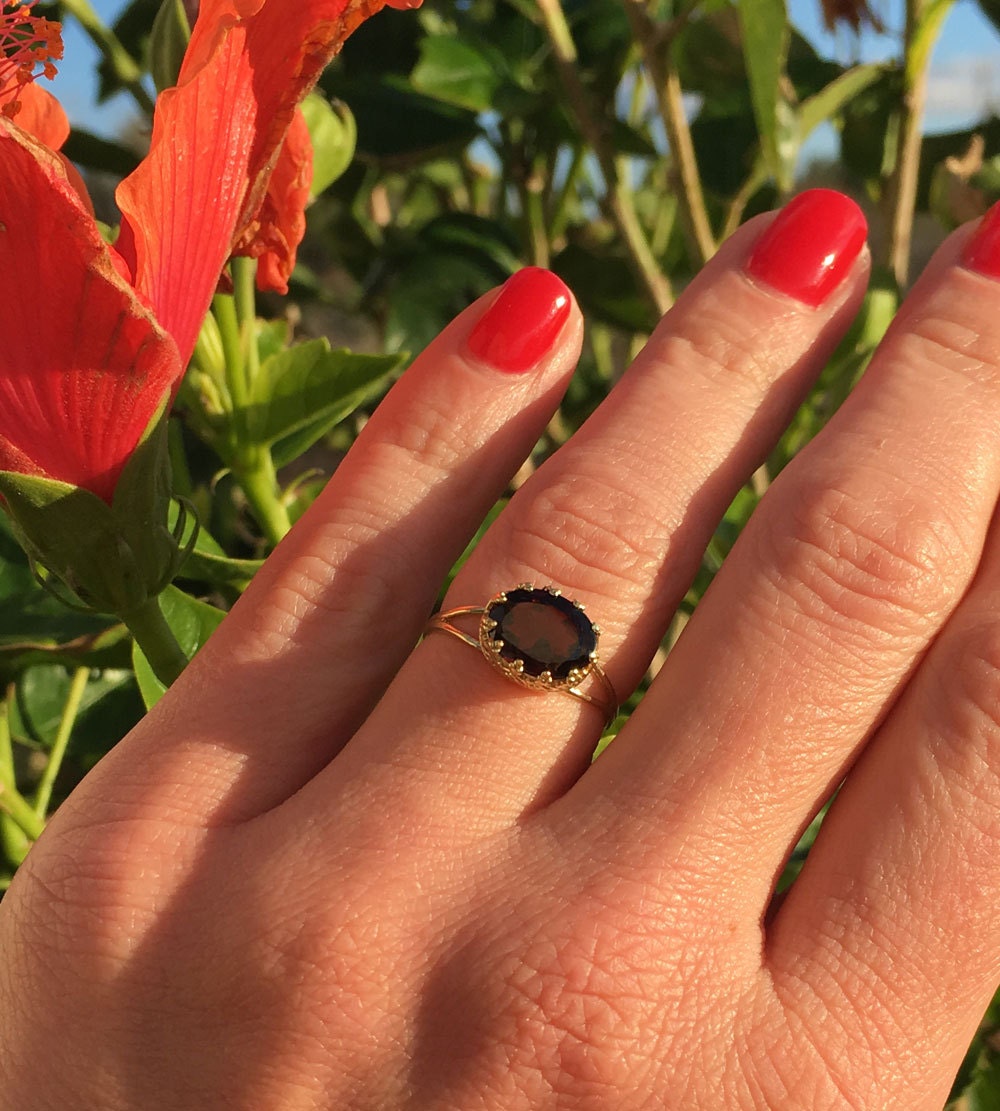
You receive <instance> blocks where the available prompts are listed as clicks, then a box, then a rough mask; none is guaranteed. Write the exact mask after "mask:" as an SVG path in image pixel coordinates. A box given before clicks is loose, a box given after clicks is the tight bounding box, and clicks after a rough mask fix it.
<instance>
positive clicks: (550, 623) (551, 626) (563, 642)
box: [485, 587, 597, 680]
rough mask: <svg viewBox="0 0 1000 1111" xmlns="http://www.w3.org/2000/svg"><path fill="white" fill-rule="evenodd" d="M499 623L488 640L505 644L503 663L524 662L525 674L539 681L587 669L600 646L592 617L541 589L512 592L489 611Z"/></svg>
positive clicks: (490, 633) (565, 599) (490, 615)
mask: <svg viewBox="0 0 1000 1111" xmlns="http://www.w3.org/2000/svg"><path fill="white" fill-rule="evenodd" d="M485 616H486V618H487V620H488V621H495V622H496V625H495V627H493V628H492V629H490V630H489V632H487V633H486V637H487V639H488V640H490V641H492V642H494V643H496V642H497V641H502V642H503V646H502V648H501V649H500V653H499V655H500V659H501V660H505V661H507V662H508V663H513V662H515V661H518V660H520V661H521V663H522V665H523V667H524V675H526V676H530V677H535V678H537V677H538V676H540V675H541V674H542V672H545V671H547V672H549V673H550V674H551V676H552V678H553V679H554V680H560V679H562V680H568V679H569V677H570V672H572V671H576V670H579V671H585V670H586V669H587V668H588V667H589V666H590V664H591V656H592V655H593V653H594V651H595V650H596V648H597V633H596V632H595V630H594V626H593V624H592V623H591V621H590V618H589V617H587V615H586V614H585V613H584V612H583V610H582V609H580V607H579V606H578V605H576V603H575V602H572V601H571V600H570V599H569V598H563V597H562V596H561V595H558V594H553V593H552V592H551V591H549V590H544V589H542V588H538V587H518V588H517V589H516V590H508V591H507V592H506V595H505V597H504V598H503V599H497V600H496V601H494V602H491V603H490V605H489V606H488V607H487V609H486V614H485Z"/></svg>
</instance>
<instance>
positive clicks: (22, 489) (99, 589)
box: [0, 410, 186, 614]
mask: <svg viewBox="0 0 1000 1111" xmlns="http://www.w3.org/2000/svg"><path fill="white" fill-rule="evenodd" d="M0 496H2V497H3V499H4V501H5V502H6V508H7V512H8V514H9V516H10V521H11V527H12V529H13V531H14V534H15V536H16V537H17V539H18V541H19V542H20V544H21V546H22V547H23V548H24V550H25V552H26V553H27V555H28V558H29V559H30V560H31V562H32V564H33V566H34V567H35V569H36V571H39V570H40V569H44V571H45V572H47V574H48V576H50V577H51V576H54V577H55V578H56V579H57V580H58V581H59V582H60V583H62V584H63V586H64V587H66V588H67V589H68V590H69V591H70V593H71V594H72V595H73V596H75V598H76V599H78V600H79V602H80V603H82V605H83V606H84V607H86V608H88V609H92V610H96V611H97V612H100V613H114V614H127V613H129V612H130V611H131V610H133V609H134V608H135V607H137V606H140V605H142V604H143V603H144V602H145V601H146V600H147V599H148V598H150V597H153V596H155V595H157V594H159V593H160V592H161V591H162V590H163V588H164V587H165V586H166V585H167V584H168V583H169V582H170V581H171V580H172V579H173V577H174V574H175V573H176V571H177V568H178V567H179V565H180V563H181V562H182V561H183V559H184V557H185V555H186V552H185V551H184V550H183V548H182V544H181V537H182V535H183V534H184V531H185V530H184V524H185V522H184V521H180V522H178V523H177V524H176V525H175V527H174V528H173V529H171V528H170V527H169V523H168V515H169V510H170V498H171V494H170V461H169V457H168V453H167V426H166V420H165V419H164V418H163V413H162V410H161V411H160V412H158V413H157V415H156V416H155V417H154V418H153V421H151V422H150V425H149V427H148V428H147V430H146V433H145V434H144V436H143V438H142V440H140V442H139V444H138V446H137V447H136V449H135V451H134V452H133V453H132V455H131V457H130V458H129V460H128V462H127V463H126V464H125V467H124V469H123V470H122V474H121V477H120V478H119V480H118V484H117V486H116V487H115V492H114V496H113V498H112V503H111V505H108V504H107V502H105V501H103V500H102V499H101V498H99V497H98V496H97V495H96V494H93V493H91V491H89V490H85V489H83V488H82V487H78V486H72V485H70V484H68V483H65V482H59V481H57V480H55V479H50V478H39V477H37V476H35V475H23V474H16V473H14V472H12V471H0ZM39 577H40V580H41V581H43V582H47V581H48V579H47V578H43V577H42V576H41V575H40V576H39ZM67 601H69V602H70V604H72V599H67Z"/></svg>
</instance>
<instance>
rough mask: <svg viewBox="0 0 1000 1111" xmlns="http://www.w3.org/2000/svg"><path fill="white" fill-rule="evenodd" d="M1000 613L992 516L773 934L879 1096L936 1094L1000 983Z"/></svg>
mask: <svg viewBox="0 0 1000 1111" xmlns="http://www.w3.org/2000/svg"><path fill="white" fill-rule="evenodd" d="M994 296H995V293H994ZM998 615H1000V535H998V534H997V528H996V525H994V528H993V530H992V534H991V538H990V540H989V554H988V558H987V561H986V564H985V566H984V567H983V569H982V571H981V573H980V574H979V576H977V580H976V582H975V584H974V586H973V587H972V589H971V591H970V592H969V595H968V597H967V598H966V599H965V600H964V601H963V602H962V604H961V605H960V607H959V609H958V610H957V611H956V612H955V614H954V616H953V617H952V618H951V619H950V620H949V622H948V624H947V625H946V626H945V628H944V630H943V632H942V633H941V634H940V636H939V637H938V638H937V639H936V640H935V642H934V644H933V646H932V647H931V649H930V652H929V654H928V656H927V658H926V660H925V661H924V662H923V663H922V664H921V666H920V668H919V670H918V672H917V674H916V676H915V677H914V679H913V680H912V681H911V682H910V684H909V686H908V688H907V691H906V693H905V695H904V696H903V698H902V699H901V700H900V703H899V705H898V707H897V708H896V709H895V710H894V711H893V712H892V714H891V715H890V717H889V719H888V721H887V722H886V724H885V725H884V726H883V727H882V729H881V730H880V731H879V733H878V734H877V736H876V737H875V739H874V740H873V741H872V743H871V744H870V745H869V747H868V749H866V751H865V753H864V754H863V756H862V758H861V759H860V760H859V762H858V763H857V765H856V766H855V767H854V768H852V770H851V772H850V774H849V776H848V779H847V782H846V784H845V785H844V787H843V788H842V790H841V791H840V793H839V794H838V796H837V799H836V800H835V802H834V804H833V807H832V808H831V811H830V813H829V814H828V816H827V818H826V820H825V821H824V824H823V827H822V829H821V831H820V835H819V838H818V839H817V842H816V844H815V845H814V846H813V849H812V852H811V853H810V855H809V858H808V860H807V862H806V865H805V867H804V869H803V871H802V873H801V875H800V876H799V878H798V880H797V881H796V882H795V884H794V885H793V886H792V888H791V890H790V891H789V892H788V894H787V897H786V899H785V901H784V903H783V904H782V906H781V909H780V910H779V912H778V914H777V916H776V918H775V921H774V922H773V923H772V926H771V929H770V931H769V938H768V951H769V954H770V962H769V964H770V969H771V972H772V975H773V976H774V977H775V980H776V983H777V985H778V987H779V990H780V991H781V993H782V994H783V995H784V997H785V998H786V1000H788V1001H789V1002H792V1001H794V1007H795V1009H796V1011H797V1013H799V1014H800V1015H803V1016H811V1017H812V1020H813V1024H814V1034H815V1035H820V1036H821V1034H822V1025H823V1024H822V1023H821V1022H819V1021H818V1019H819V1010H820V1005H821V1001H826V1004H827V1005H829V1003H830V1001H832V1000H836V1011H835V1014H834V1015H832V1016H831V1020H832V1021H836V1022H837V1023H838V1025H840V1026H841V1028H846V1029H847V1030H848V1031H849V1032H850V1033H851V1035H852V1036H853V1037H854V1039H855V1040H856V1042H857V1043H858V1044H864V1045H866V1046H867V1047H868V1048H869V1052H870V1053H871V1054H872V1057H873V1059H874V1060H876V1061H877V1062H878V1063H879V1068H878V1071H877V1072H876V1073H875V1075H876V1076H877V1077H878V1079H879V1081H880V1082H881V1084H882V1087H883V1089H884V1092H885V1097H884V1098H885V1102H884V1103H883V1102H880V1101H878V1100H876V1101H875V1102H874V1104H873V1105H874V1106H890V1105H891V1106H900V1107H902V1106H905V1107H914V1108H922V1107H925V1106H926V1107H927V1108H929V1109H933V1111H936V1109H937V1108H940V1107H942V1106H943V1105H944V1103H945V1100H946V1097H947V1094H948V1084H949V1082H950V1078H951V1077H953V1076H954V1075H955V1072H956V1070H957V1069H958V1066H959V1063H960V1062H961V1060H962V1056H963V1054H964V1052H965V1050H966V1048H967V1046H968V1044H969V1042H970V1040H971V1038H972V1036H973V1034H974V1032H975V1029H976V1026H977V1025H978V1023H979V1021H980V1019H981V1017H982V1015H983V1012H984V1011H985V1009H986V1007H987V1004H988V1003H989V1001H990V998H991V997H992V995H993V992H994V990H995V989H996V986H997V984H998V983H1000V958H998V954H1000V919H998V917H997V913H996V908H997V903H998V900H1000V881H998V873H997V861H998V860H1000V637H998V628H1000V626H998ZM942 1078H943V1083H942ZM893 1085H895V1087H893ZM890 1092H892V1093H893V1095H894V1098H893V1099H891V1100H890V1098H889V1093H890ZM910 1092H912V1093H915V1096H914V1098H912V1099H910V1098H907V1095H908V1093H910Z"/></svg>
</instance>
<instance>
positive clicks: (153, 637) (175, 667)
mask: <svg viewBox="0 0 1000 1111" xmlns="http://www.w3.org/2000/svg"><path fill="white" fill-rule="evenodd" d="M119 616H120V617H121V619H122V621H124V622H125V624H126V625H127V626H128V630H129V632H130V633H131V634H132V636H133V637H134V638H135V642H136V644H138V646H139V647H140V648H141V649H142V653H143V655H144V656H145V657H146V659H147V660H148V661H149V666H150V667H151V668H152V669H153V674H154V675H155V676H156V678H157V679H159V680H160V682H161V683H162V684H163V685H164V686H165V687H169V686H170V685H171V684H172V683H173V681H174V680H175V679H176V678H177V676H178V675H180V673H181V672H182V671H183V670H184V668H185V667H187V662H188V660H187V656H186V655H185V654H184V650H183V649H182V648H181V646H180V645H179V644H178V643H177V638H176V637H175V636H174V633H173V630H172V629H171V628H170V626H169V625H168V624H167V619H166V618H165V617H164V616H163V610H162V609H160V600H159V598H157V597H152V598H147V599H146V601H145V602H143V603H142V605H141V606H137V607H136V608H135V609H134V610H130V611H129V612H128V613H122V614H119Z"/></svg>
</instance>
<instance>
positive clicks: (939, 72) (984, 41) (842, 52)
mask: <svg viewBox="0 0 1000 1111" xmlns="http://www.w3.org/2000/svg"><path fill="white" fill-rule="evenodd" d="M93 3H94V7H95V8H96V9H97V11H98V12H99V13H100V14H101V16H102V17H103V18H104V19H105V20H106V21H107V22H109V23H110V22H112V21H113V20H114V18H115V15H116V13H117V12H118V11H119V10H120V9H121V8H122V7H123V4H122V3H121V0H93ZM873 7H874V8H875V10H876V11H878V13H879V14H880V16H881V18H882V20H883V22H884V23H886V25H887V26H888V28H889V31H890V33H889V34H886V35H875V34H872V33H870V32H869V33H866V34H864V35H863V36H862V37H861V38H860V40H858V39H855V37H854V36H853V35H851V34H849V33H846V32H840V33H838V34H836V35H831V34H830V33H829V32H827V31H826V30H825V28H824V27H823V23H822V18H821V16H820V3H819V0H789V10H790V12H791V16H792V19H793V21H794V22H795V24H796V26H798V27H799V28H800V29H801V30H802V32H803V33H804V34H805V35H806V37H807V38H809V39H810V40H811V41H812V42H813V43H814V44H815V45H816V46H817V48H818V49H819V50H820V52H821V53H824V54H827V55H828V56H832V57H835V58H837V59H838V60H840V61H844V62H847V61H853V60H860V61H877V60H881V59H885V58H889V57H892V56H893V55H894V54H895V52H896V50H897V42H898V29H899V27H900V26H901V24H902V19H903V14H902V13H903V0H873ZM64 40H65V45H66V57H65V59H64V61H63V64H62V67H61V70H60V73H59V76H58V77H57V78H56V80H55V82H54V83H53V91H54V92H55V93H56V95H57V96H59V98H60V99H61V100H62V102H63V105H64V106H65V108H66V110H67V112H68V113H69V115H70V118H71V119H72V120H73V122H74V123H77V124H80V125H81V126H84V127H86V128H88V129H89V130H92V131H96V132H97V133H99V134H102V135H109V136H110V135H114V134H115V132H116V131H117V130H118V129H119V128H120V127H121V125H122V124H123V122H125V121H126V120H128V118H129V117H130V115H131V114H132V104H131V101H130V99H129V98H128V97H127V96H119V97H117V98H115V99H114V100H113V101H110V102H108V103H106V104H104V105H101V106H98V105H97V104H96V101H95V82H94V64H95V58H96V52H95V50H94V48H93V47H92V46H91V44H90V42H89V40H88V39H87V38H86V37H85V36H84V35H83V34H82V32H80V31H79V29H78V28H77V27H76V26H75V25H72V24H71V23H69V22H68V23H67V25H66V27H65V28H64ZM990 108H992V109H993V111H994V112H996V113H997V114H1000V36H998V34H997V32H996V31H995V30H994V28H993V26H992V24H990V23H989V22H988V21H987V20H986V19H985V18H984V17H983V16H982V15H981V14H980V12H979V9H978V7H977V5H976V4H975V3H974V0H957V2H956V4H955V6H954V8H953V9H952V11H951V12H950V14H949V16H948V19H947V22H946V23H945V27H944V30H943V32H942V35H941V39H940V41H939V42H938V45H937V49H936V50H935V53H934V58H933V64H932V69H931V84H930V96H929V104H928V113H927V128H928V130H933V131H947V130H953V129H955V128H959V127H966V126H969V125H970V124H973V123H975V122H976V121H977V120H978V119H980V118H981V117H982V115H983V114H984V113H986V112H988V111H989V109H990Z"/></svg>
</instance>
